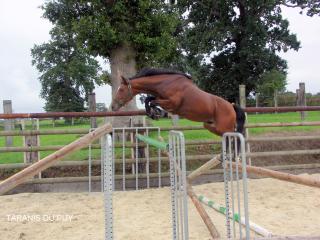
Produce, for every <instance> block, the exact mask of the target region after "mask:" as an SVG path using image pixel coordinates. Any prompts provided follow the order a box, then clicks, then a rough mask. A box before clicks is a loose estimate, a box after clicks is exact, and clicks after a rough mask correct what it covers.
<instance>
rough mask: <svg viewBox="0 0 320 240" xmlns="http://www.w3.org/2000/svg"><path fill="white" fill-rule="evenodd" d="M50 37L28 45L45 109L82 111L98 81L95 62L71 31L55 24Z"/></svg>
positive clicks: (97, 68)
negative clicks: (31, 46)
mask: <svg viewBox="0 0 320 240" xmlns="http://www.w3.org/2000/svg"><path fill="white" fill-rule="evenodd" d="M50 35H51V40H50V41H49V42H47V43H43V44H41V45H35V46H34V47H33V48H32V49H31V55H32V58H33V60H32V64H33V65H35V66H36V67H37V69H38V71H39V72H40V74H41V75H40V77H39V79H40V82H41V86H42V88H41V94H40V95H41V97H42V98H44V99H45V100H46V105H45V110H46V111H64V112H70V111H83V110H84V102H85V101H86V100H87V97H88V94H90V93H91V92H92V91H93V89H94V83H100V77H99V74H98V72H99V65H98V62H97V61H96V60H95V59H94V58H93V57H91V56H90V55H88V54H87V53H86V52H85V51H84V49H82V48H81V47H79V46H78V45H77V44H76V42H75V39H74V37H73V34H72V32H70V31H65V30H62V29H61V28H59V26H56V27H54V28H53V29H52V30H51V31H50Z"/></svg>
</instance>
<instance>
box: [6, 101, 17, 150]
mask: <svg viewBox="0 0 320 240" xmlns="http://www.w3.org/2000/svg"><path fill="white" fill-rule="evenodd" d="M3 113H5V114H10V113H12V101H11V100H3ZM4 130H5V131H11V130H14V120H11V119H5V120H4ZM5 144H6V147H12V145H13V137H12V136H7V137H5Z"/></svg>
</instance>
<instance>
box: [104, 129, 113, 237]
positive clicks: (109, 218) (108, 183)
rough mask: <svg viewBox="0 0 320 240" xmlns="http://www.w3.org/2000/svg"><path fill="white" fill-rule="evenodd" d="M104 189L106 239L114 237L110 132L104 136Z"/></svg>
mask: <svg viewBox="0 0 320 240" xmlns="http://www.w3.org/2000/svg"><path fill="white" fill-rule="evenodd" d="M103 138H104V140H103V141H102V142H103V148H102V151H103V157H104V158H103V159H102V161H103V169H104V171H103V174H104V177H103V190H104V205H105V240H112V239H113V203H112V193H113V175H114V174H113V173H114V172H113V157H112V156H113V153H112V138H111V135H110V134H108V135H106V136H104V137H103Z"/></svg>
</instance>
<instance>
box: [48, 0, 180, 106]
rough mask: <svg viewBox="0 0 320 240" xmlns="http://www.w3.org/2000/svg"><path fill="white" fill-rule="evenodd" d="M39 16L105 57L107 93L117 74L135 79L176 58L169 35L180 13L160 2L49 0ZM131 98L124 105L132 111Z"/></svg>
mask: <svg viewBox="0 0 320 240" xmlns="http://www.w3.org/2000/svg"><path fill="white" fill-rule="evenodd" d="M43 10H44V17H45V18H47V19H49V20H50V21H51V22H52V23H53V24H54V25H58V26H61V27H62V28H63V27H65V26H67V27H68V26H69V24H70V23H71V25H72V31H73V33H74V36H75V38H76V39H77V41H78V44H79V45H81V46H82V47H83V48H85V49H86V50H87V51H88V52H89V53H90V54H91V55H93V56H102V57H104V58H105V59H108V60H109V62H110V65H111V84H112V93H113V94H114V93H115V92H116V89H117V88H118V86H119V84H120V77H119V76H118V74H119V73H121V74H123V75H124V76H126V77H130V76H132V75H134V74H135V73H136V71H137V68H138V67H139V68H140V67H143V66H146V65H153V66H157V65H162V64H163V63H172V62H174V58H175V57H176V56H177V54H176V53H177V41H176V39H175V38H174V37H173V34H174V33H175V31H176V26H177V24H178V23H179V15H178V13H177V11H175V10H174V8H173V7H172V5H170V4H166V1H163V0H139V1H127V0H119V1H112V0H106V1H102V0H92V1H78V0H51V1H47V2H46V3H45V4H44V5H43ZM135 105H136V103H135V100H134V101H131V103H129V104H128V105H127V107H126V109H127V110H129V109H130V110H132V109H135Z"/></svg>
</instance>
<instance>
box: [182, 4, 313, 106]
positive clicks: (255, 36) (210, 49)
mask: <svg viewBox="0 0 320 240" xmlns="http://www.w3.org/2000/svg"><path fill="white" fill-rule="evenodd" d="M178 4H179V6H180V8H181V9H182V12H185V11H187V12H188V16H187V18H186V24H185V27H184V29H185V36H186V37H185V43H184V48H185V49H186V53H187V55H188V56H190V58H193V57H196V58H197V59H198V60H199V61H195V60H193V64H194V66H196V67H194V69H196V71H195V73H196V74H195V75H196V79H197V82H198V84H199V85H200V86H201V87H202V88H204V89H205V90H207V91H209V92H212V93H215V94H218V95H221V96H223V97H225V98H227V99H228V100H229V101H237V99H238V91H237V88H238V85H239V84H245V85H246V89H247V94H249V93H250V92H252V91H255V90H256V88H257V86H258V85H260V84H262V81H263V80H264V79H263V78H261V76H262V75H263V74H264V73H265V72H268V71H271V70H272V69H275V70H277V71H279V72H282V73H284V74H285V73H286V69H287V64H286V61H285V60H283V59H281V58H280V57H279V56H278V55H277V52H279V51H287V50H289V49H294V50H298V49H299V48H300V43H299V41H298V40H297V38H296V35H295V34H292V33H290V31H289V22H288V20H286V19H284V18H283V17H282V8H281V7H284V6H287V7H297V8H300V9H302V11H304V10H305V11H306V12H307V14H308V15H310V16H312V15H314V14H319V1H307V0H299V1H297V0H290V1H284V0H282V1H280V0H216V1H211V0H202V1H191V0H181V1H178Z"/></svg>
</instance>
